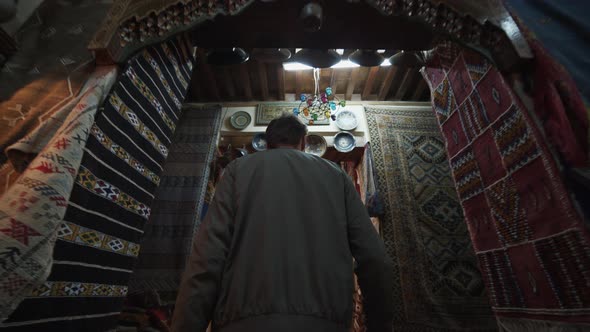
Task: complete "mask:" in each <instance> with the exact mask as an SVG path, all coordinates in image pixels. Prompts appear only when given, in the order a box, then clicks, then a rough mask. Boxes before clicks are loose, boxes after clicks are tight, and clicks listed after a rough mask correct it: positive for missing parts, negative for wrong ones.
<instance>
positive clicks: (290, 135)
mask: <svg viewBox="0 0 590 332" xmlns="http://www.w3.org/2000/svg"><path fill="white" fill-rule="evenodd" d="M306 134H307V126H306V125H304V124H303V123H302V122H301V121H300V120H299V119H298V118H297V117H296V116H294V115H283V116H281V117H280V118H276V119H274V120H272V121H271V122H270V124H269V125H268V127H267V128H266V142H267V144H268V147H269V148H271V149H274V148H277V147H280V146H294V147H296V146H298V145H299V144H300V143H301V140H302V139H303V138H304V137H305V135H306Z"/></svg>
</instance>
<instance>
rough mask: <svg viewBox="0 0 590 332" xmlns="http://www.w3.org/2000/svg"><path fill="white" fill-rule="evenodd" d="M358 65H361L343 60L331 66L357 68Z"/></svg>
mask: <svg viewBox="0 0 590 332" xmlns="http://www.w3.org/2000/svg"><path fill="white" fill-rule="evenodd" d="M356 67H360V66H359V65H357V64H356V63H354V62H352V61H350V60H342V61H340V62H338V63H337V64H335V65H333V66H332V67H330V68H356Z"/></svg>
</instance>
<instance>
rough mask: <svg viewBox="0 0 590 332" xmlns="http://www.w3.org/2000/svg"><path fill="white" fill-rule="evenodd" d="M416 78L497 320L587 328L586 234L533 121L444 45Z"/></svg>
mask: <svg viewBox="0 0 590 332" xmlns="http://www.w3.org/2000/svg"><path fill="white" fill-rule="evenodd" d="M423 76H424V77H425V79H426V80H427V81H428V82H429V85H430V88H431V93H432V103H433V108H434V112H435V113H436V116H437V118H438V121H439V122H440V127H441V129H442V132H443V135H444V136H445V141H446V147H447V150H448V154H449V156H450V160H451V171H452V172H453V176H454V178H455V182H456V184H457V191H458V193H459V198H460V201H461V204H462V206H463V210H464V213H465V216H466V220H467V224H468V228H469V233H470V236H471V239H472V242H473V246H474V249H475V252H476V255H477V259H478V261H479V265H480V269H481V271H482V275H483V277H484V282H485V284H486V287H487V289H488V293H489V294H490V301H491V304H492V309H493V310H494V312H495V314H496V315H497V316H498V319H499V321H500V323H503V322H502V318H506V319H508V320H510V325H511V326H513V327H515V328H517V327H518V329H528V330H533V329H534V327H535V326H540V325H547V324H549V325H547V326H549V327H550V326H553V327H555V328H556V329H557V330H560V331H561V330H564V329H563V324H562V323H564V322H566V323H569V324H572V325H573V324H578V323H586V324H587V323H590V235H589V233H588V231H587V229H586V226H585V225H584V224H583V221H582V219H581V217H580V214H579V212H578V211H577V210H576V209H575V208H574V206H573V204H572V201H571V199H570V196H569V194H568V192H567V191H566V188H565V186H564V182H563V179H562V177H561V174H560V172H559V170H558V168H557V166H556V163H555V162H554V160H553V159H552V155H551V153H550V152H549V149H548V143H547V141H546V140H545V138H544V137H543V136H542V135H541V131H540V130H539V127H538V125H537V123H535V122H534V121H533V120H532V119H531V117H530V115H529V114H528V112H527V111H526V109H525V108H524V107H523V106H522V105H521V103H520V101H519V100H518V99H516V98H515V97H514V96H515V95H514V93H513V91H511V89H510V87H509V86H508V84H507V83H506V81H505V80H504V78H503V77H502V75H501V74H500V72H499V71H498V70H497V69H496V68H495V67H493V66H492V65H491V64H490V63H489V62H488V61H486V60H485V58H484V57H483V56H481V55H479V54H477V53H475V52H472V51H468V50H465V49H462V48H461V47H459V46H456V45H452V44H448V45H441V46H440V47H439V48H438V49H437V51H436V54H435V56H434V57H433V58H432V59H431V60H430V61H429V63H428V64H427V67H426V69H425V70H424V71H423ZM515 319H522V324H521V325H518V324H516V323H515V322H514V320H515ZM528 320H537V323H535V324H532V323H529V322H528ZM539 321H540V322H542V323H538V322H539ZM551 322H554V323H555V324H553V325H552V323H551ZM539 324H540V325H539ZM549 327H548V328H549ZM588 327H589V326H588V325H586V328H588ZM564 331H565V330H564Z"/></svg>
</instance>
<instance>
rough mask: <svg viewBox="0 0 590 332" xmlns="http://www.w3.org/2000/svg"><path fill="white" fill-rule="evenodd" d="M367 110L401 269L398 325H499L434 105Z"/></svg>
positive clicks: (392, 247) (386, 229)
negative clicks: (487, 290)
mask: <svg viewBox="0 0 590 332" xmlns="http://www.w3.org/2000/svg"><path fill="white" fill-rule="evenodd" d="M366 114H367V122H368V125H369V133H370V136H371V144H372V147H373V149H374V153H373V156H374V157H373V158H374V164H375V168H376V171H377V174H376V178H377V184H378V190H379V193H380V195H381V197H383V200H384V213H385V215H384V217H383V219H382V220H381V224H382V232H383V233H382V236H383V239H384V242H385V246H386V249H387V251H388V253H389V255H390V256H391V257H392V259H393V261H394V266H395V269H396V279H395V280H393V281H392V282H394V284H395V287H394V294H392V296H394V298H395V303H396V305H397V308H396V316H395V319H394V329H395V331H461V330H463V331H465V330H469V331H495V330H497V327H496V322H495V319H494V316H493V314H492V311H491V309H490V304H489V301H488V297H487V295H486V292H485V289H484V284H483V282H482V277H481V274H480V272H479V269H478V267H477V263H476V258H475V254H474V251H473V248H472V246H471V243H470V239H469V233H468V231H467V226H466V224H465V221H464V217H463V212H462V209H461V205H460V204H459V200H458V198H457V193H456V190H455V185H454V182H453V179H452V178H451V173H450V169H449V163H448V160H447V154H446V150H445V145H444V141H443V138H442V137H441V134H440V129H439V128H438V124H437V121H436V118H435V116H434V114H433V112H432V109H431V107H430V106H427V107H417V106H407V107H367V108H366Z"/></svg>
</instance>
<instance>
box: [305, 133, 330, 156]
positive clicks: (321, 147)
mask: <svg viewBox="0 0 590 332" xmlns="http://www.w3.org/2000/svg"><path fill="white" fill-rule="evenodd" d="M327 149H328V143H326V139H324V137H322V136H320V135H307V136H305V152H306V153H309V154H313V155H316V156H318V157H321V156H323V155H324V153H326V150H327Z"/></svg>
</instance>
